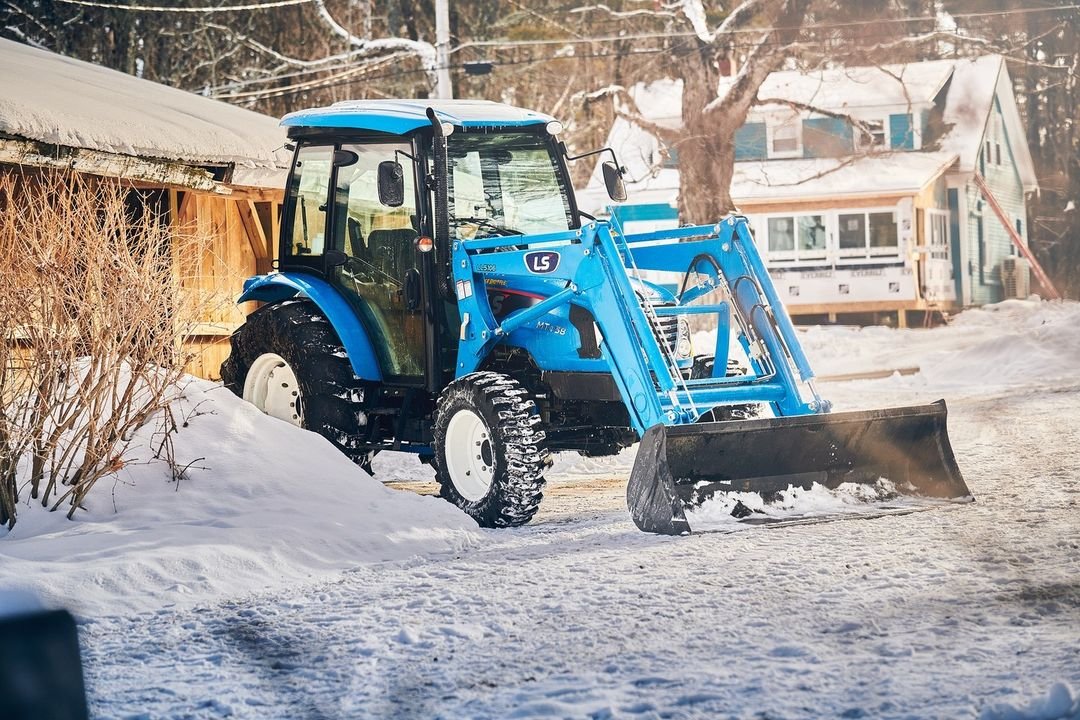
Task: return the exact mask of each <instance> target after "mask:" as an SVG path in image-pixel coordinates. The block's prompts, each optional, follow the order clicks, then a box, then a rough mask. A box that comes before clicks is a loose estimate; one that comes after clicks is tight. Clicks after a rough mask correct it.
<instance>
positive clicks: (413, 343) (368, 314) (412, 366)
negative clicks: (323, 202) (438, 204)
mask: <svg viewBox="0 0 1080 720" xmlns="http://www.w3.org/2000/svg"><path fill="white" fill-rule="evenodd" d="M411 153H412V146H411V145H409V144H408V143H403V142H397V143H388V142H370V143H343V144H341V145H339V146H338V152H337V157H338V161H337V162H336V163H335V164H336V172H335V177H334V193H333V196H334V208H333V214H332V220H331V222H332V223H333V225H334V228H333V248H334V250H336V251H339V252H340V253H342V254H343V256H344V261H343V262H340V264H337V265H335V266H334V267H332V268H330V270H329V272H328V278H329V280H330V282H331V283H332V284H334V285H336V286H337V287H338V288H339V289H341V290H342V291H343V293H344V295H345V296H346V297H347V298H348V299H349V301H350V302H351V303H352V304H353V306H354V307H355V308H356V309H357V311H358V312H359V314H360V315H361V317H362V318H363V320H364V324H365V326H366V327H367V328H368V331H369V332H370V333H371V334H372V337H371V340H372V344H373V345H374V347H375V354H376V356H377V357H378V358H379V363H380V365H381V369H382V372H383V376H384V378H385V379H386V380H388V381H390V382H392V383H398V384H407V385H408V384H420V383H422V382H423V380H424V376H425V373H424V370H425V364H426V352H425V351H426V335H427V333H426V324H425V314H424V309H423V307H422V303H421V302H420V301H419V297H420V296H419V293H418V290H419V287H420V281H421V280H420V279H421V272H420V263H421V253H419V252H418V250H417V239H418V237H419V232H418V231H419V224H418V223H419V220H418V212H417V193H416V177H415V171H414V168H413V163H412V162H411V160H410V157H411ZM386 161H391V162H398V163H400V166H401V169H402V171H403V180H404V188H405V193H404V202H403V203H402V204H401V205H400V206H397V207H391V206H388V205H386V204H384V203H383V202H382V201H381V200H380V197H379V188H378V178H379V164H380V163H383V162H386ZM336 257H337V261H340V260H341V257H342V255H337V256H336Z"/></svg>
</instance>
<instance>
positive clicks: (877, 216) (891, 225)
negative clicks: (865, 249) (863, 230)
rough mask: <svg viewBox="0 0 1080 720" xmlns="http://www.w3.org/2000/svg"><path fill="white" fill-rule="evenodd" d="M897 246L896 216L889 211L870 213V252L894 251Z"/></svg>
mask: <svg viewBox="0 0 1080 720" xmlns="http://www.w3.org/2000/svg"><path fill="white" fill-rule="evenodd" d="M898 247H899V243H898V241H897V234H896V218H895V217H893V213H891V212H873V213H870V252H871V253H874V252H875V250H877V251H888V252H896V250H897V249H898Z"/></svg>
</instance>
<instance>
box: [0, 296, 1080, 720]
mask: <svg viewBox="0 0 1080 720" xmlns="http://www.w3.org/2000/svg"><path fill="white" fill-rule="evenodd" d="M803 337H804V341H805V343H806V347H807V349H808V352H809V353H810V355H811V360H812V361H813V362H814V364H815V367H816V369H817V370H818V372H819V373H820V374H823V375H826V374H835V373H846V372H853V371H861V370H880V369H882V368H901V367H909V366H912V365H918V366H919V367H920V368H921V372H919V373H918V374H916V375H910V376H900V375H894V376H892V377H888V378H884V379H880V380H861V381H851V382H843V383H823V384H822V385H821V387H820V389H821V391H822V393H823V394H825V395H827V396H828V397H829V398H830V399H832V400H833V401H834V402H835V404H836V407H837V409H840V410H843V409H856V408H868V407H878V406H884V405H896V404H911V403H919V402H925V401H932V400H936V399H938V398H939V397H945V398H946V399H947V400H948V403H949V408H950V431H951V432H950V434H951V437H952V442H953V446H954V448H955V450H956V454H957V457H958V460H959V463H960V467H961V469H962V471H963V472H964V475H965V478H966V480H967V483H968V485H969V487H970V488H971V490H972V492H973V493H974V495H975V497H976V502H975V503H974V504H971V505H963V506H951V507H944V508H938V509H933V510H930V511H927V512H921V513H916V514H913V515H903V516H895V517H884V518H878V519H873V520H861V521H847V522H839V523H830V524H822V525H813V526H799V527H785V528H781V529H754V530H751V531H746V532H739V533H719V534H703V535H694V536H690V537H682V538H667V537H658V536H650V535H645V534H642V533H639V532H638V531H637V530H636V529H635V528H634V526H633V525H632V523H631V522H630V521H629V519H628V517H627V515H626V512H625V509H624V507H623V498H622V492H623V485H622V479H624V478H625V472H626V469H627V468H628V466H629V463H630V462H631V459H632V458H631V453H624V454H623V455H621V456H620V457H618V458H616V459H615V460H614V461H598V460H595V459H594V460H583V459H580V458H577V457H561V458H559V459H558V460H557V463H556V467H555V468H554V469H553V472H552V473H551V478H550V479H551V487H550V491H549V497H548V499H547V501H546V503H545V507H544V508H543V509H542V511H541V514H540V516H538V518H537V520H536V521H535V522H534V523H533V524H531V525H530V526H527V527H525V528H520V529H516V530H511V531H484V530H478V529H476V528H475V526H473V525H472V524H471V523H470V522H468V521H466V520H464V519H463V518H462V517H461V516H460V515H458V514H456V512H455V511H453V510H452V509H450V508H447V507H446V506H444V505H441V504H440V503H439V502H438V501H436V500H434V499H431V498H422V497H418V496H416V495H414V494H411V493H405V492H396V493H395V492H393V491H388V490H385V489H383V488H381V487H380V486H378V485H377V484H376V483H374V482H373V481H371V480H368V479H365V476H364V475H362V474H359V473H356V472H353V469H352V468H351V467H350V466H348V464H347V463H344V464H342V463H339V462H337V461H336V460H334V459H331V458H330V457H329V456H328V454H327V453H324V452H322V448H321V447H319V444H320V442H321V441H318V439H317V438H309V437H308V436H304V435H302V434H300V433H297V432H294V431H293V430H291V429H290V428H288V427H287V426H286V427H283V428H279V427H276V426H275V427H271V426H269V425H266V424H265V423H266V422H269V421H267V420H266V419H265V418H261V417H260V416H258V415H257V414H254V413H251V412H249V411H248V410H247V409H246V408H244V407H243V406H241V405H237V404H236V403H234V402H233V401H232V400H231V398H228V397H227V395H225V393H224V392H223V391H220V390H212V389H208V388H207V386H205V385H202V384H198V385H196V386H195V387H194V388H193V389H192V391H191V393H190V395H189V400H188V402H189V403H191V405H190V406H189V407H194V406H195V405H197V404H199V403H200V402H201V403H202V404H201V405H199V407H200V408H201V409H202V411H203V412H207V413H209V414H203V415H198V416H195V417H193V418H192V420H191V423H190V426H189V428H187V429H185V430H184V431H182V432H181V435H180V439H181V447H182V459H183V458H188V459H194V458H195V457H202V456H205V457H206V458H207V460H206V461H205V462H200V463H197V464H199V465H205V466H206V467H208V468H209V469H207V470H205V471H196V470H193V471H192V479H191V480H190V481H188V482H185V483H182V484H181V486H180V488H179V489H178V490H177V489H176V488H175V487H174V486H172V485H170V484H168V483H167V482H166V480H165V479H164V477H163V476H162V472H161V469H160V468H158V469H157V474H156V475H155V474H154V473H153V471H152V469H153V467H154V466H134V467H130V468H128V469H127V470H126V471H130V472H131V473H135V475H136V478H135V481H134V486H133V487H132V486H129V485H127V484H123V483H120V484H118V485H117V487H116V492H115V496H116V503H117V508H118V512H117V513H113V510H112V506H111V504H110V503H111V502H112V499H111V498H110V497H109V493H108V491H105V492H104V493H102V494H101V496H100V497H97V498H96V499H94V495H91V499H92V500H94V502H95V506H94V507H92V509H91V512H90V514H89V515H87V516H85V519H83V520H81V521H79V522H76V523H68V522H67V521H64V520H63V519H62V518H59V519H58V518H55V517H54V516H46V515H44V514H43V513H32V512H27V513H26V514H25V516H24V517H23V518H22V519H20V525H19V526H17V528H16V530H15V531H14V533H13V534H12V535H11V536H9V537H7V538H3V539H0V588H4V587H11V586H14V585H16V584H18V585H29V586H31V587H34V588H36V589H38V590H39V591H46V592H47V593H48V600H49V601H51V602H53V603H56V602H65V603H69V604H71V605H72V606H73V607H74V608H75V609H76V610H77V611H78V612H79V613H80V616H81V618H82V625H81V631H82V640H83V644H84V652H85V657H86V662H87V674H88V685H89V690H90V693H91V695H92V703H93V709H94V715H95V717H106V718H112V717H117V718H120V717H123V718H128V717H147V718H159V717H165V718H172V717H176V718H181V717H183V718H188V717H194V718H203V717H206V718H216V717H250V718H339V717H349V718H352V717H358V718H368V717H371V718H382V717H445V718H460V717H490V718H504V717H597V718H601V717H611V718H618V717H672V718H696V717H701V718H715V717H739V718H742V717H747V718H750V717H754V718H765V717H769V718H800V717H888V718H901V717H903V718H909V717H911V718H927V717H941V718H957V717H981V718H985V719H986V720H989V719H991V718H1028V719H1031V718H1080V693H1078V692H1077V691H1078V690H1080V514H1078V511H1080V483H1078V480H1080V305H1077V304H1075V303H1065V304H1038V303H1025V302H1009V303H1003V304H1001V305H998V306H994V307H992V308H987V309H982V310H973V311H968V312H966V313H964V314H962V315H961V316H959V317H958V318H957V319H956V320H955V321H954V323H953V324H952V325H950V326H949V327H945V328H938V329H934V330H929V331H924V330H888V329H884V328H867V329H863V330H853V329H848V328H813V329H810V330H808V331H807V332H806V333H805V334H804V336H803ZM200 425H201V426H202V428H203V429H202V430H200ZM185 433H187V438H186V439H185V437H184V436H185ZM261 435H264V436H269V437H271V438H272V440H273V442H271V443H269V444H267V445H265V446H263V447H262V448H261V449H260V451H259V452H258V453H255V452H254V451H253V448H254V447H256V446H257V443H256V439H257V438H258V437H259V436H261ZM379 460H380V462H379V463H377V470H382V471H383V474H384V476H387V475H389V476H391V477H394V478H395V479H405V480H416V481H429V480H430V477H431V474H430V472H429V471H428V470H427V469H426V468H424V467H423V466H420V465H419V464H418V463H416V462H415V460H414V459H412V458H400V457H398V458H395V457H390V456H386V457H380V458H379ZM155 483H157V485H155ZM99 492H100V490H99ZM24 522H25V524H23V523H24ZM200 522H201V524H200ZM388 531H390V532H392V533H393V535H392V537H391V538H386V537H384V534H385V533H386V532H388ZM33 558H39V559H42V558H43V561H41V562H31V561H30V559H33ZM133 569H135V570H133ZM200 578H202V579H200ZM173 585H176V586H178V587H179V586H183V587H184V588H186V590H187V591H183V590H178V589H177V590H170V588H171V587H172V586H173Z"/></svg>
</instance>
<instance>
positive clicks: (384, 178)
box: [379, 160, 405, 207]
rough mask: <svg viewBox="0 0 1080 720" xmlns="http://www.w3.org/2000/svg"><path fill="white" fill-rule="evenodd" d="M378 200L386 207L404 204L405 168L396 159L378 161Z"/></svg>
mask: <svg viewBox="0 0 1080 720" xmlns="http://www.w3.org/2000/svg"><path fill="white" fill-rule="evenodd" d="M379 202H381V203H382V204H383V205H386V206H387V207H401V206H402V205H403V204H405V170H404V169H403V168H402V167H401V163H399V162H398V161H397V160H383V161H382V162H381V163H379Z"/></svg>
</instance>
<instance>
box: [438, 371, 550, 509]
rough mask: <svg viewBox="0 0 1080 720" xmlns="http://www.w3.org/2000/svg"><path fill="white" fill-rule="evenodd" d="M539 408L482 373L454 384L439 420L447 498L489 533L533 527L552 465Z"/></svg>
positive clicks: (497, 377) (502, 380) (515, 388)
mask: <svg viewBox="0 0 1080 720" xmlns="http://www.w3.org/2000/svg"><path fill="white" fill-rule="evenodd" d="M541 426H542V420H541V418H540V414H539V411H538V410H537V407H536V403H535V402H534V401H533V400H532V398H531V397H529V393H528V391H527V390H525V388H523V387H522V386H521V384H520V383H518V382H517V381H516V380H514V379H513V378H511V377H509V376H507V375H503V374H501V373H495V372H478V373H472V374H470V375H466V376H465V377H462V378H459V379H457V380H455V381H454V382H452V383H450V385H448V386H447V387H446V389H445V390H443V392H442V394H441V395H440V396H439V403H438V408H437V409H436V416H435V428H434V435H435V458H434V459H435V476H436V479H437V480H438V482H439V485H440V486H441V488H442V490H441V492H440V495H441V496H442V497H443V498H444V499H446V500H448V501H450V502H452V503H453V504H455V505H457V506H458V507H459V508H461V509H462V510H464V511H465V512H466V513H467V514H468V515H469V516H470V517H472V518H473V519H474V520H476V522H477V523H479V524H480V526H481V527H495V528H497V527H514V526H518V525H524V524H525V523H527V522H529V520H531V519H532V518H533V516H534V515H535V514H536V511H537V510H538V509H539V507H540V501H541V499H542V498H543V495H544V492H543V491H544V477H543V473H544V470H546V469H547V467H548V466H549V465H550V464H551V462H550V456H549V453H548V451H547V448H546V447H545V435H544V431H543V430H542V429H541Z"/></svg>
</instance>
